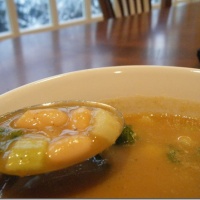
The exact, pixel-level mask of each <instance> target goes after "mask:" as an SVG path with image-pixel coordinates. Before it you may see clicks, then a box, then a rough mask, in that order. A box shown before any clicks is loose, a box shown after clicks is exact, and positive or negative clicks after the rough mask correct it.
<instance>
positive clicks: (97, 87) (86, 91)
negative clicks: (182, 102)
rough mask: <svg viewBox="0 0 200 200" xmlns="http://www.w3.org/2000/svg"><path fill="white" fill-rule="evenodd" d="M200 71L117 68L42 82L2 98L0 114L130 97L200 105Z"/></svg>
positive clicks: (167, 68)
mask: <svg viewBox="0 0 200 200" xmlns="http://www.w3.org/2000/svg"><path fill="white" fill-rule="evenodd" d="M199 89H200V70H199V69H194V68H183V67H172V66H116V67H105V68H96V69H88V70H82V71H76V72H71V73H66V74H61V75H58V76H53V77H49V78H46V79H42V80H39V81H36V82H33V83H30V84H27V85H24V86H22V87H19V88H17V89H14V90H11V91H9V92H7V93H4V94H2V95H1V96H0V114H4V113H6V112H10V111H14V110H17V109H19V108H23V107H26V106H31V105H35V104H39V103H45V102H51V101H58V100H68V99H84V100H93V101H98V100H101V99H109V98H117V97H127V96H135V95H142V96H167V97H174V98H180V99H187V100H193V101H198V102H199V101H200V92H199Z"/></svg>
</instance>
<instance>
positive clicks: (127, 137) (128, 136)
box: [115, 125, 136, 145]
mask: <svg viewBox="0 0 200 200" xmlns="http://www.w3.org/2000/svg"><path fill="white" fill-rule="evenodd" d="M135 141H136V134H135V133H134V132H133V130H132V128H131V126H129V125H125V126H124V129H123V131H122V133H121V135H120V136H119V137H118V138H117V140H116V142H115V144H117V145H120V144H134V143H135Z"/></svg>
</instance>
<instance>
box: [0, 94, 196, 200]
mask: <svg viewBox="0 0 200 200" xmlns="http://www.w3.org/2000/svg"><path fill="white" fill-rule="evenodd" d="M102 102H104V103H107V104H109V105H111V106H113V107H115V108H117V109H118V110H120V111H121V112H122V113H123V116H124V119H125V125H124V129H123V131H122V132H121V135H120V136H119V137H118V138H117V139H116V141H115V143H114V144H113V145H112V146H110V147H109V148H105V150H103V151H102V152H100V153H97V154H96V155H94V156H91V157H90V158H88V159H86V160H85V161H80V162H79V163H76V164H74V165H73V166H69V167H66V168H65V169H60V170H57V171H53V172H46V173H43V174H37V175H30V176H23V177H20V176H18V175H16V174H14V175H6V173H2V174H1V176H0V184H1V190H0V191H1V192H0V195H1V197H2V198H51V197H52V198H60V197H62V198H198V197H200V104H199V103H196V102H190V101H186V100H180V99H172V98H167V97H142V96H141V97H139V96H138V97H127V98H119V99H106V100H102ZM15 122H16V121H15ZM15 126H17V127H18V128H19V127H21V125H19V121H18V125H16V124H15ZM112 126H113V125H112ZM114 126H115V125H114ZM1 143H2V141H1ZM102 143H104V142H100V144H102ZM36 146H37V145H36ZM80 148H82V147H80ZM15 149H17V148H15ZM78 149H79V148H78ZM74 151H75V152H76V148H75V149H74ZM66 153H67V152H66ZM74 154H75V153H74ZM6 156H8V155H7V154H4V157H6ZM39 158H40V157H39ZM58 159H59V156H58ZM55 160H57V158H56V156H55ZM1 162H2V161H1ZM36 163H39V161H34V162H33V163H32V165H33V167H35V166H36V167H37V165H36ZM29 164H30V163H29ZM18 167H19V166H18ZM15 169H16V167H14V169H13V170H15ZM3 172H4V171H3ZM5 172H6V171H5Z"/></svg>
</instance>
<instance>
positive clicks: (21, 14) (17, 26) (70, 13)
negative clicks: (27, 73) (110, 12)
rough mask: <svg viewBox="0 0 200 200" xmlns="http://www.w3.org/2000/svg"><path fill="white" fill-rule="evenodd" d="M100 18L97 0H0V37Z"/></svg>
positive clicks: (54, 28)
mask: <svg viewBox="0 0 200 200" xmlns="http://www.w3.org/2000/svg"><path fill="white" fill-rule="evenodd" d="M101 19H102V13H101V9H100V6H99V3H98V0H76V1H75V0H0V39H1V38H7V37H15V36H19V35H21V34H25V33H29V32H36V31H43V30H56V29H58V28H60V27H63V26H69V25H72V24H79V23H88V22H92V21H97V20H101Z"/></svg>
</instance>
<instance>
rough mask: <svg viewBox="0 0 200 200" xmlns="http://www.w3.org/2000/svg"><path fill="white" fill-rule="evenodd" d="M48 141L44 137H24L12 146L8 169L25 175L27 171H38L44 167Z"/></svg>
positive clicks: (7, 164) (13, 172)
mask: <svg viewBox="0 0 200 200" xmlns="http://www.w3.org/2000/svg"><path fill="white" fill-rule="evenodd" d="M47 145H48V142H47V141H46V140H44V139H43V140H42V139H31V138H22V139H21V140H18V141H17V142H16V143H15V144H14V146H13V147H12V148H11V150H10V153H9V156H8V159H7V163H6V166H5V168H6V170H8V171H10V173H12V174H17V175H19V174H20V175H21V176H22V175H24V174H27V171H28V172H29V171H30V172H32V171H35V172H37V171H38V170H40V169H41V168H42V167H43V163H44V159H45V153H46V149H47Z"/></svg>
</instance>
